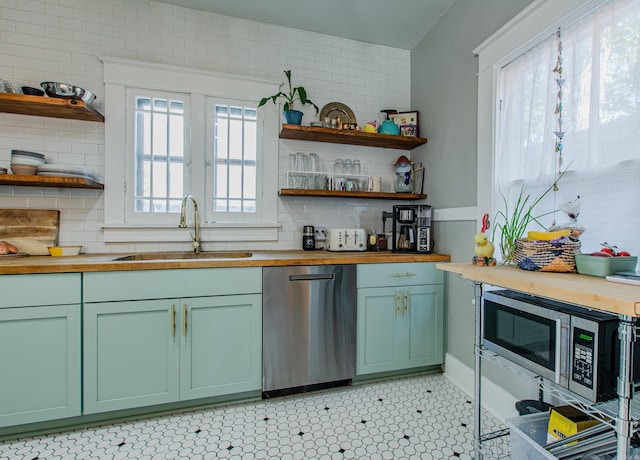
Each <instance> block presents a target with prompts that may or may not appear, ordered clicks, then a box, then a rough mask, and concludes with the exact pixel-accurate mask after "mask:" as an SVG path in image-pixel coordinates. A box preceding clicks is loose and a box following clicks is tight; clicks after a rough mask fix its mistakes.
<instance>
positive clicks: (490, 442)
mask: <svg viewBox="0 0 640 460" xmlns="http://www.w3.org/2000/svg"><path fill="white" fill-rule="evenodd" d="M473 284H474V301H475V334H474V342H475V343H474V345H475V347H474V355H475V356H474V360H475V363H474V364H475V369H474V398H475V401H474V444H475V458H476V459H478V460H479V459H501V458H509V457H508V456H506V457H505V456H503V454H504V452H506V450H503V449H496V444H500V445H504V443H503V442H500V443H498V442H496V441H495V440H497V439H501V440H504V439H506V438H507V435H508V430H507V433H504V430H503V431H501V432H493V433H486V434H483V433H482V413H481V407H482V401H481V389H482V387H481V385H482V383H481V379H482V360H483V359H489V360H491V361H494V362H498V361H499V364H500V365H501V366H502V367H506V368H510V369H511V370H512V371H515V372H516V374H520V375H523V376H529V377H534V378H536V377H537V380H538V385H539V388H541V389H542V390H543V391H546V392H548V394H550V395H552V396H554V397H555V398H557V399H559V400H560V401H563V402H565V403H567V404H571V405H573V406H574V407H577V408H578V409H580V410H582V411H586V412H587V413H588V414H589V415H591V416H593V417H594V418H596V419H598V420H600V421H601V422H604V423H606V424H608V425H609V426H611V427H613V429H614V430H615V433H616V438H617V440H616V451H617V459H618V460H627V459H628V458H629V454H630V445H631V437H632V435H633V433H634V432H635V431H637V430H638V421H639V420H640V401H638V400H637V399H634V388H633V378H632V372H633V366H632V362H633V359H632V358H633V344H634V342H635V340H636V337H637V334H638V333H637V328H636V324H635V320H634V318H633V317H631V316H627V315H618V316H619V326H618V336H619V337H620V368H619V378H618V398H617V399H615V400H612V401H608V402H605V403H599V404H593V403H590V402H589V401H587V400H585V399H583V398H581V397H579V396H578V395H576V394H574V393H572V392H569V391H568V390H564V389H561V388H558V387H557V386H555V384H553V383H552V382H548V381H545V380H544V379H543V378H540V377H538V376H535V375H534V374H532V373H528V372H527V371H525V370H524V369H522V368H520V367H519V366H517V365H515V364H513V363H510V362H508V360H505V359H502V358H500V357H499V356H497V355H495V354H494V353H491V352H488V351H487V350H485V349H483V347H482V321H481V317H482V315H481V310H482V282H479V281H474V282H473ZM505 362H506V363H505ZM496 451H498V452H497V453H496Z"/></svg>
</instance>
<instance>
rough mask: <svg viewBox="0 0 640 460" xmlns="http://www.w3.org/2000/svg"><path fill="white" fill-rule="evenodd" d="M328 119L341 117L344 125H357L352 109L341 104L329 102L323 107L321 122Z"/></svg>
mask: <svg viewBox="0 0 640 460" xmlns="http://www.w3.org/2000/svg"><path fill="white" fill-rule="evenodd" d="M326 117H329V119H330V120H334V119H336V118H338V117H340V119H341V120H342V123H353V124H357V122H356V117H355V115H354V114H353V112H352V111H351V109H350V108H349V107H347V106H346V105H344V104H343V103H341V102H329V103H328V104H327V105H325V106H324V107H322V110H321V111H320V121H324V119H325V118H326Z"/></svg>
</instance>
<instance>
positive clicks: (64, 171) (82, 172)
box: [38, 164, 97, 181]
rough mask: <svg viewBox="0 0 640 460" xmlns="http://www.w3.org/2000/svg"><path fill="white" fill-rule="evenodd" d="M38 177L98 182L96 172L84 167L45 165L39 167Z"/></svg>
mask: <svg viewBox="0 0 640 460" xmlns="http://www.w3.org/2000/svg"><path fill="white" fill-rule="evenodd" d="M38 176H56V177H77V178H80V179H89V180H92V181H96V180H97V179H96V174H95V172H93V171H91V170H90V169H87V168H83V167H82V166H75V165H61V164H43V165H40V166H38Z"/></svg>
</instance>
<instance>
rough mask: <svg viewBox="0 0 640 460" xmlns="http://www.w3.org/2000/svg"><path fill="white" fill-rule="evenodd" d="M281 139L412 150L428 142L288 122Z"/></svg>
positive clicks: (405, 137)
mask: <svg viewBox="0 0 640 460" xmlns="http://www.w3.org/2000/svg"><path fill="white" fill-rule="evenodd" d="M280 139H296V140H302V141H314V142H331V143H334V144H348V145H363V146H365V147H381V148H385V149H400V150H412V149H414V148H416V147H418V146H420V145H423V144H426V143H427V138H425V137H409V136H392V135H390V134H378V133H365V132H363V131H351V130H344V129H332V128H318V127H315V126H301V125H287V124H283V125H282V131H280Z"/></svg>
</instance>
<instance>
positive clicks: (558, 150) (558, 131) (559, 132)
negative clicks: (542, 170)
mask: <svg viewBox="0 0 640 460" xmlns="http://www.w3.org/2000/svg"><path fill="white" fill-rule="evenodd" d="M556 37H557V41H558V53H557V61H556V67H555V68H554V69H553V72H554V73H555V74H556V79H555V80H556V86H557V100H556V110H555V115H556V126H555V131H554V134H555V135H556V141H555V148H554V153H555V155H556V157H557V165H558V168H557V171H556V177H555V180H554V182H553V192H554V193H553V209H554V218H553V225H555V224H556V219H555V209H556V192H557V191H558V178H559V177H560V174H561V171H562V149H563V145H562V139H563V138H564V135H565V131H563V129H562V123H563V119H562V111H563V107H562V86H563V85H564V82H565V80H564V78H562V33H561V31H560V28H558V31H557V32H556Z"/></svg>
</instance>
